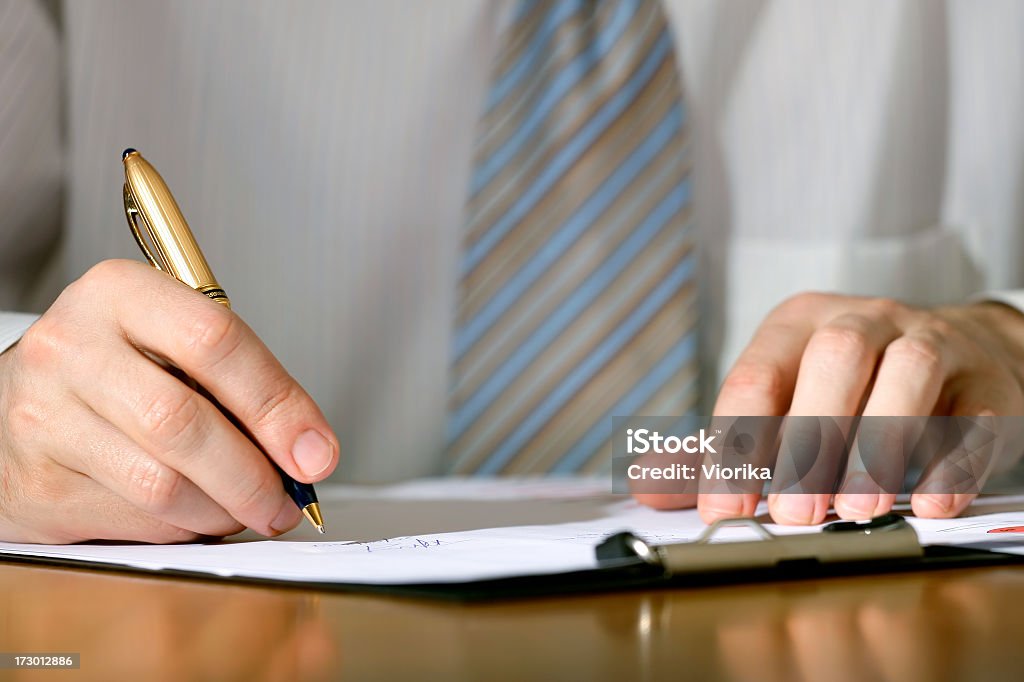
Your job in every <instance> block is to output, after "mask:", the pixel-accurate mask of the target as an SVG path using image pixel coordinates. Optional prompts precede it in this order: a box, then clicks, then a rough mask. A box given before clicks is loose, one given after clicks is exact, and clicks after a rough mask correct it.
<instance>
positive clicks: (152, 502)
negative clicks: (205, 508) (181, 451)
mask: <svg viewBox="0 0 1024 682" xmlns="http://www.w3.org/2000/svg"><path fill="white" fill-rule="evenodd" d="M181 481H182V477H181V474H179V473H177V472H176V471H174V470H172V469H171V468H169V467H166V466H164V465H163V464H160V463H159V462H157V461H156V460H152V459H148V458H144V459H141V460H140V461H138V462H136V463H135V464H134V465H133V466H132V468H131V470H130V471H129V473H128V486H129V490H130V494H131V496H132V502H133V504H135V505H136V506H137V507H140V508H141V509H143V510H145V511H147V512H149V513H150V514H154V515H156V516H160V515H162V514H166V513H167V512H169V511H170V510H171V509H172V508H173V507H174V505H175V503H176V502H177V500H178V491H179V488H180V485H181Z"/></svg>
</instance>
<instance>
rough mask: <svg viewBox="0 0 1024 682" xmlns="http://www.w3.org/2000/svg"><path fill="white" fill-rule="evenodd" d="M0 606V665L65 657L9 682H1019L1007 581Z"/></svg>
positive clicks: (95, 583)
mask: <svg viewBox="0 0 1024 682" xmlns="http://www.w3.org/2000/svg"><path fill="white" fill-rule="evenodd" d="M0 594H2V597H0V604H2V606H3V608H2V616H0V643H2V645H0V650H4V651H33V652H40V651H79V652H81V653H82V669H81V670H80V671H75V672H68V671H55V672H53V673H50V676H49V677H43V676H41V675H40V674H39V672H37V671H21V672H20V673H17V674H15V673H14V672H12V671H6V672H7V673H8V676H7V677H4V679H13V680H21V679H26V680H28V679H32V680H36V679H75V680H86V679H88V680H91V679H146V680H189V679H197V680H320V679H339V680H349V679H351V680H363V679H385V680H387V679H402V678H407V677H408V678H413V679H449V680H457V679H480V678H487V679H573V680H589V679H610V680H611V679H614V680H619V681H621V680H661V679H699V680H715V679H723V680H759V681H761V680H763V681H768V682H771V681H774V680H779V681H781V680H786V681H787V682H788V681H790V680H817V679H828V680H865V679H872V680H893V681H894V682H895V681H897V680H898V681H899V682H912V681H913V680H928V681H929V682H934V681H939V682H941V681H944V680H963V679H971V680H978V679H984V680H1002V679H1006V680H1011V679H1012V680H1019V679H1021V674H1022V671H1024V664H1022V662H1021V659H1020V654H1019V651H1020V644H1019V638H1020V636H1021V633H1022V632H1024V569H1019V568H1001V569H972V570H959V571H940V572H931V573H920V574H908V575H890V576H865V577H857V578H842V579H832V580H821V581H804V582H792V583H774V584H764V585H745V586H736V587H719V588H710V589H698V590H675V591H662V592H636V593H623V594H608V595H598V596H589V597H571V598H561V599H536V600H528V601H517V602H507V603H500V602H499V603H489V604H474V605H460V604H451V603H443V602H429V601H415V600H407V599H395V598H386V597H372V596H365V595H352V594H341V593H331V592H316V591H307V590H300V589H281V588H264V587H254V586H237V585H228V584H217V583H212V582H202V581H185V580H169V579H153V578H141V577H132V576H126V575H119V574H113V573H100V572H89V571H72V570H62V569H48V568H35V567H26V566H19V565H13V564H0ZM18 675H20V677H19V676H18ZM0 677H2V674H0Z"/></svg>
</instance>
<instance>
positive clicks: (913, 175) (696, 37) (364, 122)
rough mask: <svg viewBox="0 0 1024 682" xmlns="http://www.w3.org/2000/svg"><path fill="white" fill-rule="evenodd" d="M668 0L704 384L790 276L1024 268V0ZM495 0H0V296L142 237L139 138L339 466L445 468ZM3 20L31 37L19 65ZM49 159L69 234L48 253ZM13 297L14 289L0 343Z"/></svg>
mask: <svg viewBox="0 0 1024 682" xmlns="http://www.w3.org/2000/svg"><path fill="white" fill-rule="evenodd" d="M666 4H667V5H668V9H669V14H670V17H671V19H672V21H673V26H674V29H675V33H676V39H677V47H678V51H677V54H678V62H679V65H680V68H681V71H682V74H683V81H684V86H685V88H686V91H687V98H688V102H687V106H688V115H689V120H690V122H691V135H692V140H693V149H692V153H693V159H694V163H695V194H694V201H695V210H696V221H697V227H698V230H699V233H700V240H701V248H702V286H703V291H704V306H703V318H702V323H703V327H702V331H703V334H704V340H705V344H704V352H703V361H704V366H705V370H706V372H707V374H708V377H709V379H710V381H708V382H707V383H708V385H709V386H714V385H716V379H715V377H716V376H717V377H720V376H721V371H722V370H723V369H724V368H725V367H726V366H727V365H728V364H729V363H730V362H731V361H732V360H733V359H734V358H735V356H736V354H737V353H738V352H739V351H740V350H741V349H742V347H743V345H744V344H745V343H746V342H747V340H748V339H749V337H750V335H751V333H752V331H753V330H754V328H755V327H756V325H757V323H758V322H759V321H760V320H761V319H762V318H763V317H764V315H765V314H767V312H768V311H769V310H770V309H771V308H772V307H773V306H774V305H776V304H777V303H779V302H780V301H781V300H782V299H783V298H785V297H786V296H788V295H791V294H793V293H796V292H799V291H802V290H806V289H816V290H827V291H837V292H845V293H857V294H871V295H885V296H892V297H896V298H900V299H904V300H907V301H909V302H911V303H916V304H922V305H926V304H936V303H951V302H959V301H964V300H966V299H967V298H969V297H970V296H972V295H974V294H976V293H977V292H979V291H984V290H993V289H1011V290H1012V289H1018V288H1022V287H1024V201H1022V199H1021V197H1022V196H1024V2H1018V1H1015V0H986V1H984V2H978V1H976V0H948V1H946V2H938V1H931V0H901V1H898V2H897V1H890V0H873V1H868V2H859V3H850V2H846V1H844V0H817V1H814V2H811V1H804V0H768V1H760V0H730V2H716V1H715V0H670V1H669V2H667V3H666ZM12 7H16V8H17V7H21V8H30V9H21V10H18V9H14V10H12V9H11V8H12ZM508 7H509V4H508V3H505V4H500V3H498V4H495V3H488V2H482V1H477V0H445V1H444V2H435V3H408V2H403V1H401V0H386V1H381V0H378V1H376V2H362V3H351V2H350V3H337V2H306V3H304V4H303V5H302V7H301V10H300V9H297V8H296V7H295V6H294V5H291V4H286V3H277V2H272V1H270V0H267V1H257V0H247V1H245V2H241V1H239V2H212V1H206V0H202V1H200V0H189V1H183V2H174V3H169V2H163V1H150V0H146V1H138V0H137V1H134V2H130V3H128V2H116V1H108V0H97V1H93V0H78V1H76V2H69V3H67V4H66V5H65V6H64V12H63V18H62V33H61V34H60V41H58V40H57V39H56V37H57V35H58V34H57V32H56V31H54V29H53V27H52V26H51V25H50V24H49V23H48V19H47V17H46V16H45V14H44V13H43V12H41V11H40V10H39V8H38V7H36V6H35V5H34V4H32V3H31V2H27V1H26V0H14V1H13V3H12V0H0V17H2V16H3V14H2V13H3V12H4V11H7V12H11V11H14V12H19V11H20V12H21V13H23V14H26V15H27V16H29V19H27V20H25V22H26V23H25V25H23V26H22V27H21V29H19V30H20V32H16V31H15V30H14V27H13V26H11V25H10V22H9V21H7V20H4V19H2V18H0V211H2V213H0V215H4V216H5V217H4V219H3V221H2V222H0V245H2V248H0V267H2V276H0V308H3V307H6V308H8V309H13V310H18V309H22V310H23V309H32V308H34V309H37V310H39V309H42V308H44V307H45V306H46V305H47V303H48V302H49V300H51V299H52V297H53V295H55V293H56V292H58V291H59V290H60V288H61V287H62V286H64V285H65V284H66V283H67V282H68V281H70V280H72V279H74V278H75V277H77V276H79V275H80V274H81V273H82V272H84V271H85V270H86V269H88V268H89V267H90V266H91V265H93V264H95V263H96V262H98V261H100V260H103V259H106V258H111V257H127V258H139V253H138V251H137V248H136V247H135V245H134V242H133V240H132V238H131V236H130V235H129V233H128V230H127V227H126V224H125V219H124V216H123V213H122V206H121V189H120V187H121V184H122V170H121V164H120V152H121V150H122V149H123V148H124V147H128V146H132V147H137V148H138V149H140V150H141V151H142V153H143V154H144V155H145V156H146V157H147V158H148V159H149V160H150V161H152V162H153V163H154V165H156V166H157V167H158V168H159V169H160V171H161V173H162V174H163V176H164V178H165V179H166V180H167V181H168V183H169V184H170V186H171V188H172V189H173V190H174V192H175V194H176V196H177V199H178V202H179V204H181V206H182V208H183V210H184V212H185V214H186V216H187V217H188V219H189V222H190V223H191V225H192V227H193V229H194V231H195V232H196V233H197V235H198V237H199V240H200V243H201V244H202V246H203V248H204V250H205V251H206V254H207V257H208V259H209V260H210V262H211V264H212V266H213V268H214V271H215V272H216V273H217V275H218V278H219V279H220V281H221V283H222V284H223V285H224V286H225V288H226V289H227V291H228V292H229V294H230V295H231V297H232V301H233V302H234V303H235V304H236V305H235V307H236V310H237V311H238V312H239V313H240V314H241V315H242V316H243V317H244V318H245V319H246V320H247V321H248V322H249V324H250V325H251V326H252V327H253V328H254V329H255V330H256V331H257V332H258V333H259V334H260V335H261V336H262V337H263V339H264V340H265V341H266V342H267V344H268V345H269V347H270V348H271V349H272V350H273V351H274V352H275V353H276V354H277V355H278V357H279V358H281V360H282V362H283V363H284V364H285V366H286V367H287V368H288V369H289V370H290V371H291V372H292V373H293V374H294V375H295V376H296V378H297V379H298V380H299V381H300V382H301V383H302V384H303V385H304V386H306V388H307V389H308V390H309V391H310V392H311V393H312V395H313V396H314V397H315V398H316V399H317V400H318V402H319V403H320V405H321V406H322V407H323V409H324V412H325V413H326V414H327V416H328V418H329V419H330V421H331V423H332V424H333V425H334V427H335V428H336V430H337V431H338V434H339V436H340V437H341V439H342V442H343V444H344V447H343V459H342V465H341V467H340V468H339V474H340V475H341V476H342V477H345V478H349V479H354V480H361V481H368V480H387V479H395V478H401V477H407V476H416V475H424V474H432V473H438V466H439V462H440V448H441V444H442V443H443V440H444V438H443V435H444V425H445V403H446V391H447V371H448V357H449V344H450V333H451V321H452V317H453V314H452V310H453V305H454V296H455V294H454V288H455V279H456V274H455V273H456V262H457V255H458V248H459V246H458V245H459V231H460V226H461V222H462V207H463V201H464V198H465V192H466V188H467V186H468V179H469V172H470V157H471V146H472V141H473V136H474V127H475V123H476V119H477V116H478V114H479V111H480V106H481V102H482V99H483V97H484V94H485V92H486V89H487V86H488V78H489V73H488V70H489V63H490V60H491V57H492V55H493V53H494V51H495V50H496V49H498V47H499V45H500V38H499V33H500V27H501V22H502V21H503V20H504V17H505V16H506V15H507V10H508ZM26 26H27V27H28V28H26ZM29 29H31V30H29ZM25 35H29V36H30V37H31V40H28V39H27V38H24V36H25ZM15 38H17V39H18V40H25V41H28V42H30V43H31V45H32V46H31V48H23V49H27V50H29V53H28V55H27V56H25V57H24V58H19V59H17V60H15V61H16V62H17V63H15V64H9V63H6V62H8V61H9V60H8V59H7V58H6V57H5V56H3V55H5V54H6V52H5V51H6V50H7V49H9V48H8V44H9V43H10V42H11V41H13V40H15ZM60 42H62V45H63V53H62V56H63V62H64V73H63V86H64V89H65V91H64V94H63V100H64V103H65V106H66V111H65V112H64V114H65V116H64V118H65V120H66V130H65V131H64V132H63V140H64V143H63V145H61V139H62V137H61V136H62V133H61V131H60V129H59V127H58V125H57V121H58V119H57V116H58V113H59V112H58V108H57V101H58V99H57V93H58V91H59V87H60V84H61V82H62V81H61V74H60V73H59V69H57V68H56V67H55V64H56V63H57V59H58V45H59V44H60ZM19 70H21V71H26V70H27V75H26V74H25V73H13V74H12V71H13V72H18V71H19ZM26 79H28V80H29V81H31V82H32V83H33V86H32V87H31V88H28V87H26V86H25V85H24V82H25V80H26ZM19 83H21V85H20V86H19ZM12 121H15V122H16V123H18V124H19V125H22V126H25V129H24V130H21V129H19V130H17V131H14V129H13V128H12V127H11V126H12V125H14V124H12V123H11V122H12ZM61 147H62V148H63V149H64V157H63V160H62V159H61V157H60V155H59V152H58V149H59V148H61ZM61 168H62V169H64V177H63V180H64V184H63V189H64V197H65V200H64V220H63V240H62V241H61V244H60V247H59V248H51V253H52V257H51V258H50V260H49V262H48V267H47V269H46V270H44V271H42V272H40V271H39V269H38V262H37V259H36V258H35V254H38V253H39V252H40V248H41V246H42V245H49V244H50V240H51V239H52V237H53V236H54V235H55V234H56V232H55V230H54V229H51V228H50V226H51V225H53V224H54V221H53V220H52V215H51V214H49V213H47V211H48V210H50V211H52V210H54V209H53V206H55V205H56V204H55V203H54V202H55V201H56V199H55V197H56V196H57V193H58V192H59V190H60V182H61V176H60V174H59V173H58V172H57V170H58V169H61ZM11 215H14V216H15V217H16V218H11V217H10V216H11ZM297 292H301V294H302V295H301V296H298V295H296V294H297ZM1006 296H1007V297H1008V298H1007V300H1011V301H1017V302H1018V303H1021V300H1020V297H1019V295H1017V294H1015V293H1013V292H1010V293H1008V294H1007V295H1006ZM1015 296H1017V298H1014V297H1015ZM26 325H27V320H26V318H17V319H14V318H8V317H6V316H2V317H0V347H2V346H3V345H4V344H3V343H2V342H4V340H7V341H8V342H10V341H13V340H14V339H15V338H17V335H18V334H19V333H20V332H21V331H22V330H23V329H24V327H25V326H26Z"/></svg>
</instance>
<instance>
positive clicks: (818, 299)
mask: <svg viewBox="0 0 1024 682" xmlns="http://www.w3.org/2000/svg"><path fill="white" fill-rule="evenodd" d="M828 297H829V295H828V294H823V293H821V292H818V291H801V292H800V293H797V294H793V295H791V296H789V297H787V298H786V299H785V300H783V301H782V303H780V304H779V305H778V306H776V308H775V309H776V310H777V311H779V312H787V313H793V314H796V315H805V314H807V312H808V311H810V310H813V309H815V308H817V307H818V306H820V305H821V304H822V302H824V301H825V300H827V299H828Z"/></svg>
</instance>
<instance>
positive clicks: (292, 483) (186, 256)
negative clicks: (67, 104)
mask: <svg viewBox="0 0 1024 682" xmlns="http://www.w3.org/2000/svg"><path fill="white" fill-rule="evenodd" d="M121 160H122V161H123V162H124V213H125V216H126V217H127V218H128V227H130V228H131V231H132V234H133V235H135V241H137V242H138V243H139V248H141V249H142V253H143V254H144V255H145V256H146V260H148V261H149V263H150V265H152V266H153V267H154V268H156V269H157V270H161V271H163V272H166V273H167V274H169V275H171V276H172V277H174V278H175V279H177V280H178V281H180V282H183V283H185V284H187V285H189V286H190V287H192V288H193V289H195V290H196V291H199V292H202V293H203V294H206V296H208V297H209V298H210V299H211V300H213V301H216V302H217V303H220V304H221V305H223V306H226V307H228V308H230V307H231V301H230V300H229V299H228V295H227V294H226V293H224V289H223V288H221V286H220V284H218V283H217V279H216V278H215V277H214V276H213V271H212V270H210V265H209V264H208V263H207V262H206V258H205V257H204V256H203V252H202V251H200V250H199V244H197V243H196V239H195V237H194V236H193V235H192V230H190V229H189V227H188V223H187V222H185V216H183V215H182V213H181V209H180V208H178V202H176V201H175V200H174V196H173V195H172V194H171V190H170V189H168V188H167V183H165V182H164V179H163V178H162V177H160V174H159V173H157V172H156V169H155V168H153V166H152V165H151V164H150V163H149V162H148V161H146V160H145V159H144V158H142V154H139V152H138V151H136V150H135V149H131V148H129V149H125V150H124V153H123V154H121ZM270 463H271V464H273V465H274V468H276V469H277V471H278V473H280V474H281V481H282V482H283V483H284V488H285V491H286V492H287V493H288V496H289V497H291V498H292V499H293V500H294V501H295V504H296V505H298V507H299V509H301V510H302V514H303V516H305V517H306V519H307V520H308V521H309V522H310V523H311V524H313V526H314V527H315V528H316V529H317V530H318V531H320V532H321V533H323V532H324V519H323V516H322V515H321V513H320V503H319V502H318V501H317V497H316V490H314V489H313V486H312V485H311V484H309V483H300V482H299V481H296V480H295V479H293V478H292V477H291V476H289V475H288V474H286V473H285V472H284V471H283V470H282V469H281V468H280V467H279V466H277V464H276V463H274V461H273V460H270Z"/></svg>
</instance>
